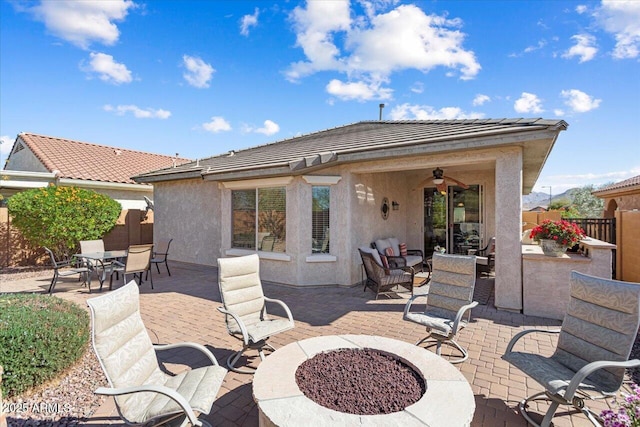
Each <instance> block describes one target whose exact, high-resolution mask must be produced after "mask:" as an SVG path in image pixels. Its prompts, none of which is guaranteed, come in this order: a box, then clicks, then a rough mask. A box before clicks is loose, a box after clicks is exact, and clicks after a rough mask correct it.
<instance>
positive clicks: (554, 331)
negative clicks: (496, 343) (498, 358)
mask: <svg viewBox="0 0 640 427" xmlns="http://www.w3.org/2000/svg"><path fill="white" fill-rule="evenodd" d="M532 332H544V333H547V334H559V333H560V329H526V330H524V331H520V332H518V333H517V334H515V335H514V336H513V338H511V341H509V344H507V349H506V350H505V351H504V354H507V353H511V351H512V350H513V346H514V345H516V342H517V341H518V340H519V339H520V338H522V337H523V336H525V335H527V334H530V333H532Z"/></svg>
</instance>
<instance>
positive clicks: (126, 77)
mask: <svg viewBox="0 0 640 427" xmlns="http://www.w3.org/2000/svg"><path fill="white" fill-rule="evenodd" d="M89 57H90V60H89V65H88V66H85V65H84V64H81V66H80V68H81V69H82V70H84V71H86V72H88V73H96V74H97V75H98V77H99V78H100V80H102V81H105V82H108V83H113V84H116V85H119V84H121V83H131V81H133V78H132V77H131V71H129V70H128V69H127V66H126V65H124V64H121V63H119V62H116V61H115V60H114V59H113V56H111V55H107V54H105V53H99V52H97V53H94V52H91V53H90V54H89Z"/></svg>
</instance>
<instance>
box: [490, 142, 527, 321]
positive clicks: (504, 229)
mask: <svg viewBox="0 0 640 427" xmlns="http://www.w3.org/2000/svg"><path fill="white" fill-rule="evenodd" d="M495 212H496V265H495V270H496V279H495V304H496V308H498V309H503V310H513V311H520V310H522V247H521V242H520V236H521V234H522V233H521V230H522V150H521V149H520V148H517V149H512V150H505V151H503V152H501V154H500V155H499V156H498V157H497V158H496V206H495Z"/></svg>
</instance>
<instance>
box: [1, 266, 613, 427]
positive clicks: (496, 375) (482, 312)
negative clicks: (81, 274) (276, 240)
mask: <svg viewBox="0 0 640 427" xmlns="http://www.w3.org/2000/svg"><path fill="white" fill-rule="evenodd" d="M170 264H171V272H172V274H173V275H172V276H171V277H169V276H168V275H167V274H166V273H164V274H155V275H154V287H155V289H154V290H152V289H151V287H150V285H149V283H144V284H143V285H142V287H141V296H140V301H141V302H140V305H141V307H140V309H141V313H142V318H143V321H144V323H145V326H146V327H147V329H148V331H149V335H150V337H151V340H152V341H153V342H154V343H173V342H179V341H194V342H198V343H201V344H204V345H206V346H207V347H208V348H209V349H210V350H211V351H212V352H213V354H214V355H215V356H216V358H217V359H218V361H219V363H220V364H221V365H223V366H224V365H225V364H226V358H227V357H228V356H229V355H230V354H231V353H232V352H233V351H235V350H237V349H239V348H240V341H238V340H236V339H234V338H232V337H231V336H229V335H228V333H227V331H226V328H225V325H224V320H223V315H222V314H221V313H220V312H218V310H217V307H218V306H220V294H219V291H218V286H217V271H216V268H213V267H206V266H200V265H192V264H185V263H178V262H170ZM48 280H49V279H48V278H47V277H43V278H38V279H25V280H20V281H15V282H6V281H5V282H3V283H2V286H1V287H0V290H1V291H3V292H21V291H28V292H44V291H46V289H47V287H48ZM490 280H491V279H487V278H482V279H478V288H479V289H482V288H485V289H486V288H487V287H486V286H483V285H485V284H486V282H487V281H490ZM263 285H264V291H265V295H267V296H269V297H271V298H277V299H281V300H283V301H285V302H286V303H287V305H288V306H289V307H290V309H291V311H292V313H293V316H294V319H295V321H296V327H295V329H293V330H291V331H288V332H285V333H282V334H279V335H277V336H275V337H273V338H272V339H271V340H270V343H271V344H272V345H274V346H275V347H276V348H279V347H281V346H283V345H286V344H288V343H291V342H293V341H297V340H300V339H304V338H309V337H315V336H319V335H335V334H370V335H382V336H385V337H389V338H395V339H399V340H402V341H407V342H410V343H415V342H416V341H417V340H418V339H420V338H422V337H423V336H424V335H425V330H424V327H421V326H419V325H416V324H413V323H409V322H405V321H403V320H402V312H403V309H404V306H405V303H406V301H407V295H406V294H398V295H397V297H394V298H385V297H381V298H380V299H378V300H374V294H373V292H371V291H370V290H367V291H366V292H363V290H362V287H361V286H357V287H351V288H338V287H316V288H307V289H299V288H293V287H287V286H282V285H276V284H271V283H264V284H263ZM117 286H120V284H118V285H115V284H114V288H115V287H117ZM94 289H95V287H94ZM106 289H107V286H105V288H104V290H103V292H108V290H106ZM417 289H418V290H417V292H420V288H417ZM54 294H55V295H56V296H58V297H61V298H63V299H66V300H70V301H74V302H76V303H78V304H80V305H81V306H83V307H86V302H85V301H86V299H87V298H89V297H92V296H95V295H99V294H98V293H96V292H94V293H92V294H89V293H88V290H87V288H83V287H80V286H79V283H77V282H75V281H74V280H73V279H65V280H64V281H61V282H59V283H58V285H57V286H56V291H55V293H54ZM273 313H274V314H276V315H277V314H279V313H278V312H277V311H275V310H274V312H273ZM559 324H560V322H558V321H554V320H549V319H543V318H538V317H531V316H524V315H522V314H519V313H511V312H507V311H498V310H496V309H495V308H494V307H493V298H490V299H489V301H488V304H487V305H479V306H478V307H476V308H474V309H473V311H472V321H471V323H470V324H469V326H468V327H467V328H465V329H464V330H463V331H462V332H460V333H459V335H458V341H459V342H460V343H461V344H462V345H463V346H465V347H467V348H468V350H469V359H468V360H467V361H466V362H464V363H461V364H459V365H456V367H457V368H458V369H459V370H460V371H461V372H462V374H463V375H464V376H465V377H466V378H467V380H468V381H469V383H470V384H471V387H472V390H473V393H474V395H475V402H476V411H475V415H474V418H473V422H472V426H477V427H480V426H487V427H498V426H525V425H526V422H525V421H524V419H523V418H522V417H521V416H520V415H519V414H518V412H517V409H516V408H517V404H518V402H519V401H520V400H521V399H522V398H524V397H526V396H527V395H530V394H533V393H534V392H538V391H541V390H542V388H541V387H540V386H538V385H537V384H536V383H535V382H533V381H532V380H531V379H529V378H527V377H525V376H524V375H523V374H522V373H521V372H520V371H518V370H517V369H516V368H513V367H511V366H510V365H509V364H508V363H507V362H504V361H503V360H501V358H500V356H501V355H502V354H503V353H504V350H505V348H506V346H507V343H508V342H509V340H510V339H511V337H513V336H514V335H515V334H516V333H517V332H518V331H520V330H522V329H528V328H532V327H536V328H547V327H549V328H554V327H557V326H559ZM554 346H555V338H554V336H551V335H549V334H537V336H536V337H535V338H532V339H528V340H526V346H525V348H526V349H527V350H528V351H537V352H540V353H541V354H545V355H549V354H551V352H552V350H553V348H554ZM443 352H444V349H443ZM165 353H166V352H165ZM249 354H250V355H253V354H254V353H253V352H250V353H249ZM162 356H163V359H162V361H163V362H165V366H166V367H167V368H168V369H170V370H173V371H174V372H175V371H177V370H180V369H185V366H184V365H176V364H173V363H172V362H174V361H176V360H180V361H183V362H184V361H186V363H187V364H188V366H191V367H197V366H201V365H202V364H204V363H205V359H203V357H202V356H201V354H197V352H193V351H192V350H188V349H185V350H181V351H180V352H178V351H172V352H169V354H164V355H162ZM267 357H268V356H267ZM258 360H259V358H258V357H257V356H256V357H255V358H253V360H252V361H251V363H257V361H258ZM252 379H253V376H252V375H246V374H237V373H234V372H229V373H228V375H227V376H226V378H225V381H224V384H223V386H222V389H221V390H220V393H219V396H218V400H217V401H216V403H215V404H214V407H213V410H212V412H211V414H209V415H208V416H207V417H206V419H207V420H208V421H209V422H210V423H211V424H212V425H214V426H257V425H258V411H257V408H256V405H255V403H254V402H253V398H252V393H251V382H252ZM604 405H605V404H604V403H603V402H600V403H599V404H598V405H591V406H592V407H596V408H603V407H604ZM452 408H455V402H452ZM452 410H455V409H452ZM541 411H542V409H541ZM558 415H560V416H559V417H556V419H555V425H556V426H574V427H578V426H588V425H591V424H590V423H589V422H588V420H587V419H586V417H584V416H583V415H581V414H579V413H571V414H568V413H566V412H564V409H563V408H560V410H559V411H558ZM88 424H90V425H123V424H122V423H121V421H120V420H119V418H118V416H117V412H116V410H115V406H114V405H113V402H112V400H111V399H110V398H109V399H107V400H105V403H104V404H103V405H102V406H101V407H100V409H99V410H98V411H97V412H96V413H94V415H93V417H92V419H91V420H89V422H88Z"/></svg>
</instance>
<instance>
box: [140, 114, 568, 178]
mask: <svg viewBox="0 0 640 427" xmlns="http://www.w3.org/2000/svg"><path fill="white" fill-rule="evenodd" d="M567 126H568V125H567V123H566V122H564V121H563V120H544V119H478V120H424V121H417V120H412V121H363V122H358V123H354V124H349V125H345V126H340V127H336V128H333V129H327V130H323V131H319V132H314V133H310V134H306V135H302V136H297V137H294V138H290V139H285V140H282V141H276V142H273V143H270V144H266V145H261V146H257V147H252V148H247V149H244V150H238V151H231V152H229V153H225V154H221V155H217V156H213V157H209V158H206V159H200V160H198V161H196V162H191V163H186V164H184V165H180V166H178V167H175V168H168V169H162V170H157V171H153V172H149V173H146V174H141V175H138V176H137V177H134V179H135V180H136V181H139V182H152V181H164V180H174V179H181V178H193V177H199V176H210V177H213V176H215V175H220V176H222V175H225V174H229V173H235V174H238V173H240V172H244V173H245V177H250V175H251V174H252V171H254V172H255V171H258V170H260V171H261V174H262V175H263V176H264V171H265V169H273V170H274V174H277V173H276V172H275V171H276V170H277V171H278V173H279V174H282V173H285V171H286V172H288V173H289V174H295V173H301V172H300V171H301V170H305V171H307V170H309V169H308V168H309V167H314V166H319V167H322V165H326V166H331V165H333V164H336V163H335V162H339V161H340V160H344V159H345V158H346V157H348V156H349V155H352V154H354V153H375V152H380V151H383V150H390V149H395V148H402V147H417V146H425V145H428V144H437V143H446V142H454V141H460V140H467V139H471V138H482V137H500V136H505V135H508V134H521V133H522V132H529V131H539V130H553V131H559V130H564V129H566V127H567ZM496 139H497V138H496ZM296 171H298V172H296Z"/></svg>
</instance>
